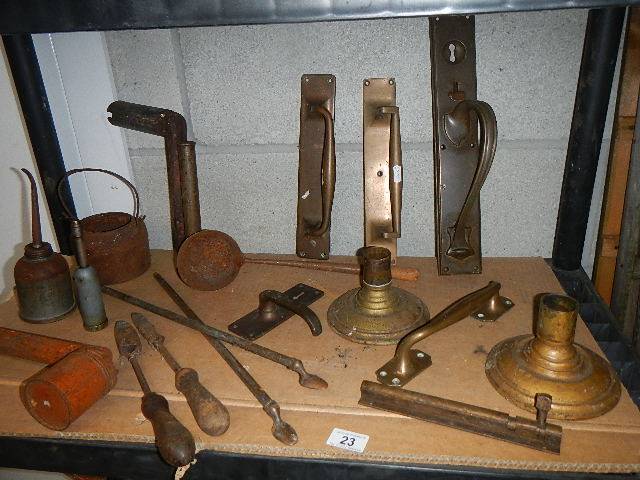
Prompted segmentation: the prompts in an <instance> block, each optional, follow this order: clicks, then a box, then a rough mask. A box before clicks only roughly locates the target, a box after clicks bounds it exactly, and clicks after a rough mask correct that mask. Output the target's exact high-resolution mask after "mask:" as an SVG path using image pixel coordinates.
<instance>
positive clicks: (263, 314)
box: [229, 283, 324, 340]
mask: <svg viewBox="0 0 640 480" xmlns="http://www.w3.org/2000/svg"><path fill="white" fill-rule="evenodd" d="M323 295H324V292H323V291H322V290H318V289H317V288H313V287H310V286H309V285H305V284H304V283H299V284H298V285H296V286H294V287H291V288H290V289H289V290H287V291H286V292H283V293H280V292H276V291H275V290H263V291H262V292H261V293H260V298H259V305H258V308H256V309H255V310H254V311H252V312H251V313H248V314H246V315H245V316H244V317H242V318H240V319H238V320H236V321H235V322H233V323H232V324H230V325H229V330H230V331H232V332H233V333H235V334H236V335H239V336H241V337H243V338H246V339H248V340H255V339H257V338H260V337H262V336H263V335H264V334H266V333H267V332H269V331H271V330H273V329H274V328H276V327H277V326H278V325H280V324H281V323H282V322H284V321H285V320H288V319H289V318H291V317H292V316H293V315H299V316H301V317H302V318H303V320H304V321H305V322H307V325H309V328H310V329H311V333H312V334H313V335H314V336H316V335H320V333H322V325H321V324H320V320H319V319H318V316H317V315H316V314H315V313H313V311H311V309H309V305H311V304H312V303H313V302H315V301H316V300H318V299H319V298H321V297H322V296H323Z"/></svg>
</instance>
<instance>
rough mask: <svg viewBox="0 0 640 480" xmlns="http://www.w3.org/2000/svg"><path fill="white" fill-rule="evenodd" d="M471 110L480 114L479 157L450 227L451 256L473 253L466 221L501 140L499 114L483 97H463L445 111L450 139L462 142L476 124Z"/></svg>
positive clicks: (458, 142)
mask: <svg viewBox="0 0 640 480" xmlns="http://www.w3.org/2000/svg"><path fill="white" fill-rule="evenodd" d="M472 110H473V111H474V112H476V114H477V115H478V120H479V123H480V145H481V148H480V159H479V161H478V167H477V168H476V171H475V174H474V175H473V181H472V182H471V186H470V187H469V191H468V192H467V196H466V197H465V199H464V203H463V205H462V208H461V209H460V213H459V214H458V218H457V220H456V223H455V225H454V226H453V227H452V228H450V236H451V243H450V244H449V248H448V249H447V255H448V256H450V257H454V258H457V259H461V260H462V259H465V258H467V257H470V256H471V255H473V254H474V252H473V248H471V245H469V242H468V240H467V221H468V217H469V214H470V212H471V208H472V207H473V206H475V204H476V202H477V201H478V200H479V198H480V189H481V188H482V185H484V182H485V180H486V179H487V175H488V174H489V170H490V169H491V164H492V163H493V158H494V156H495V153H496V143H497V141H498V124H497V122H496V114H495V113H494V111H493V109H492V108H491V105H489V104H488V103H486V102H482V101H480V100H463V101H462V102H460V103H459V104H458V105H456V108H454V109H453V110H452V111H451V113H449V114H447V115H445V117H444V129H445V132H446V134H447V137H448V138H449V140H451V142H452V143H454V144H455V145H458V146H460V145H461V144H462V142H463V141H464V139H465V138H466V137H467V135H468V134H469V132H470V131H471V128H475V125H471V118H470V117H471V116H470V113H471V111H472Z"/></svg>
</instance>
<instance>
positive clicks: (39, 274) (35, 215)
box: [13, 168, 76, 323]
mask: <svg viewBox="0 0 640 480" xmlns="http://www.w3.org/2000/svg"><path fill="white" fill-rule="evenodd" d="M22 172H23V173H24V174H25V175H26V176H27V177H28V178H29V183H30V187H31V235H32V239H31V240H32V241H31V243H29V244H27V245H25V247H24V256H22V258H20V259H19V260H18V261H17V262H16V264H15V266H14V269H13V276H14V280H15V282H16V297H17V300H18V315H19V316H20V318H21V319H22V320H24V321H25V322H29V323H48V322H55V321H57V320H60V319H61V318H63V317H65V316H66V315H67V314H69V313H71V312H72V311H73V309H74V308H75V306H76V303H75V299H74V296H73V286H72V284H71V275H70V272H69V265H68V264H67V261H66V260H65V259H64V257H63V256H62V255H60V254H59V253H54V251H53V248H51V244H49V243H47V242H43V241H42V232H41V228H40V208H39V206H38V189H37V186H36V181H35V179H34V178H33V175H31V172H29V170H27V169H26V168H23V169H22Z"/></svg>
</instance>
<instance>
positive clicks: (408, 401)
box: [358, 380, 562, 453]
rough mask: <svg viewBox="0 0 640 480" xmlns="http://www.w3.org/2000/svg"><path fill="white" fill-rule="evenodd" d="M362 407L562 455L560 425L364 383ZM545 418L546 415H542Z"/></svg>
mask: <svg viewBox="0 0 640 480" xmlns="http://www.w3.org/2000/svg"><path fill="white" fill-rule="evenodd" d="M360 392H361V397H360V401H359V402H358V403H359V404H360V405H364V406H367V407H373V408H377V409H380V410H386V411H389V412H394V413H399V414H400V415H405V416H408V417H413V418H417V419H419V420H425V421H427V422H432V423H437V424H438V425H444V426H447V427H451V428H457V429H459V430H464V431H467V432H472V433H477V434H480V435H485V436H487V437H493V438H497V439H499V440H504V441H507V442H512V443H517V444H518V445H523V446H525V447H530V448H535V449H537V450H543V451H548V452H553V453H560V443H561V441H562V428H561V427H560V426H558V425H552V424H550V423H546V421H545V422H540V421H538V420H530V419H528V418H522V417H512V416H511V415H509V414H507V413H504V412H499V411H497V410H491V409H489V408H483V407H478V406H476V405H470V404H468V403H462V402H456V401H454V400H449V399H446V398H440V397H434V396H432V395H426V394H423V393H418V392H412V391H410V390H404V389H401V388H396V387H389V386H386V385H380V384H379V383H375V382H369V381H367V380H364V381H363V382H362V385H361V386H360ZM542 415H544V414H542Z"/></svg>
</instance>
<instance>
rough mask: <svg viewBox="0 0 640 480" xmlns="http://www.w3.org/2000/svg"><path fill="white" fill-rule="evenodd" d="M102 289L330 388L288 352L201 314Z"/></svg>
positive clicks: (318, 386) (169, 289)
mask: <svg viewBox="0 0 640 480" xmlns="http://www.w3.org/2000/svg"><path fill="white" fill-rule="evenodd" d="M153 276H154V278H155V279H156V280H157V281H158V283H159V284H160V285H161V286H162V287H163V288H164V289H165V291H166V292H167V293H169V294H170V295H171V298H172V299H173V300H174V301H175V302H178V299H179V298H180V297H179V295H178V294H177V292H176V291H175V290H174V289H173V288H172V287H171V285H169V284H168V283H167V281H166V280H165V279H164V278H162V276H161V275H160V274H159V273H157V272H156V273H154V274H153ZM102 291H103V292H104V293H105V294H107V295H110V296H112V297H115V298H118V299H120V300H122V301H123V302H127V303H129V304H130V305H134V306H136V307H139V308H142V309H144V310H147V311H148V312H151V313H154V314H156V315H159V316H161V317H164V318H166V319H167V320H171V321H172V322H175V323H178V324H180V325H184V326H185V327H188V328H191V329H193V330H197V331H199V332H201V333H203V334H205V335H208V336H210V337H213V338H215V339H217V340H221V341H223V342H225V343H228V344H230V345H235V346H236V347H239V348H242V349H243V350H246V351H248V352H251V353H253V354H255V355H258V356H260V357H263V358H266V359H267V360H270V361H272V362H274V363H278V364H280V365H282V366H283V367H286V368H288V369H289V370H291V371H293V372H296V373H297V374H298V377H299V378H298V382H299V383H300V385H302V386H303V387H306V388H312V389H323V388H327V382H326V381H325V380H323V379H322V378H320V377H318V376H317V375H314V374H312V373H309V372H307V371H306V369H305V367H304V364H303V363H302V361H301V360H299V359H297V358H294V357H290V356H288V355H284V354H283V353H280V352H276V351H275V350H271V349H269V348H267V347H263V346H262V345H258V344H256V343H253V342H250V341H249V340H246V339H244V338H242V337H238V336H236V335H232V334H230V333H227V332H224V331H222V330H218V329H217V328H215V327H212V326H210V325H207V324H205V323H204V322H202V321H201V320H200V319H199V318H197V317H191V316H188V317H187V316H183V315H179V314H177V313H175V312H172V311H171V310H167V309H166V308H162V307H159V306H157V305H154V304H152V303H149V302H146V301H144V300H142V299H140V298H137V297H134V296H132V295H128V294H126V293H124V292H120V291H118V290H115V289H113V288H110V287H103V288H102Z"/></svg>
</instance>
